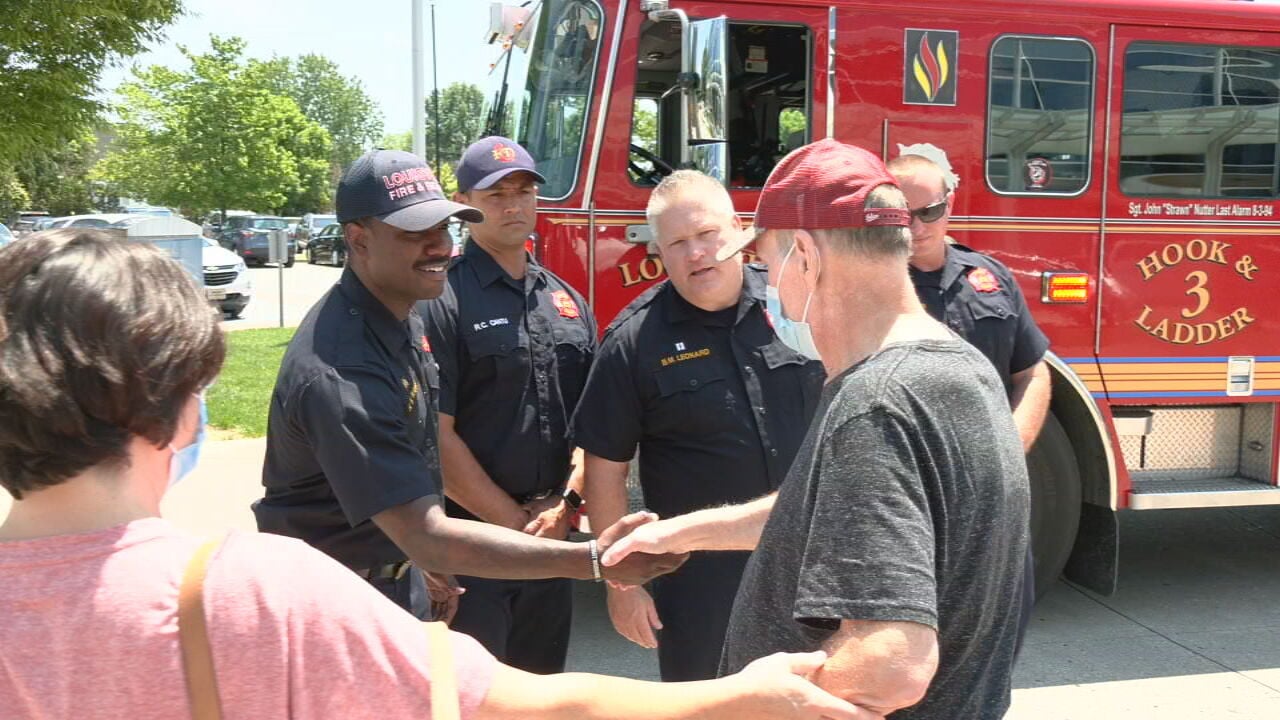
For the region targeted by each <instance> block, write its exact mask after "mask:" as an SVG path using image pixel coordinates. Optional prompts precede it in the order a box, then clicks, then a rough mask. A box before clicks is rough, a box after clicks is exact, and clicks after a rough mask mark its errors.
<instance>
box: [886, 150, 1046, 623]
mask: <svg viewBox="0 0 1280 720" xmlns="http://www.w3.org/2000/svg"><path fill="white" fill-rule="evenodd" d="M924 151H925V152H930V154H932V155H935V157H934V158H930V157H925V156H924V155H918V154H912V153H907V154H903V155H899V156H898V157H897V158H894V159H893V160H892V161H890V162H889V163H888V165H887V168H888V170H889V172H890V173H891V174H892V175H893V176H894V177H895V178H896V179H897V181H898V184H899V186H900V187H901V188H902V192H903V194H905V195H906V196H907V203H908V205H909V206H910V207H911V239H912V242H911V268H910V271H911V282H912V283H913V284H914V285H915V288H916V295H917V296H918V297H919V298H920V302H921V304H923V305H924V307H925V310H927V311H928V312H929V314H930V315H932V316H933V317H934V318H935V319H937V320H938V321H940V322H942V323H944V324H945V325H947V327H949V328H951V329H952V330H953V331H955V332H956V334H958V335H960V337H962V338H964V339H965V340H967V341H969V343H970V344H972V345H973V346H974V347H976V348H978V350H980V351H981V352H982V354H983V355H985V356H986V357H987V359H988V360H990V361H991V364H992V365H994V366H995V368H996V372H997V373H999V375H1000V379H1001V380H1003V381H1004V386H1005V390H1006V392H1007V393H1008V395H1009V406H1010V407H1011V408H1012V409H1013V420H1014V424H1015V425H1017V427H1018V435H1019V436H1020V437H1021V439H1022V449H1023V451H1024V452H1030V450H1031V446H1032V445H1034V444H1035V441H1036V437H1037V436H1038V435H1039V434H1040V428H1041V427H1042V426H1043V425H1044V420H1045V416H1046V415H1047V414H1048V412H1049V396H1050V392H1051V390H1052V387H1051V386H1052V383H1051V380H1050V377H1049V368H1048V366H1047V365H1046V364H1045V362H1044V355H1045V353H1046V352H1047V351H1048V349H1049V339H1048V338H1047V337H1045V334H1044V333H1043V332H1041V330H1040V328H1039V327H1038V326H1037V325H1036V322H1035V320H1034V319H1033V318H1032V317H1031V310H1030V309H1029V308H1028V307H1027V301H1026V299H1025V298H1024V297H1023V295H1022V290H1021V289H1019V287H1018V283H1017V282H1016V281H1015V280H1014V278H1013V273H1011V272H1010V271H1009V268H1007V267H1005V265H1004V264H1003V263H1001V262H1000V261H999V260H996V259H995V258H992V257H989V256H987V255H984V254H982V253H980V252H977V251H974V250H971V249H969V248H967V247H965V246H963V245H959V244H956V243H955V242H953V241H952V240H951V239H950V238H949V237H948V236H947V223H948V220H949V219H950V217H951V208H952V207H953V205H954V203H955V190H956V186H957V184H958V182H957V178H956V177H955V174H954V173H952V172H951V169H950V166H949V163H947V161H946V156H945V154H943V153H942V152H941V150H938V149H936V148H933V147H932V146H925V150H924ZM1033 569H1034V561H1033V559H1032V557H1031V555H1030V545H1028V555H1027V582H1026V585H1025V588H1026V590H1025V595H1024V597H1023V607H1022V623H1021V625H1020V626H1019V632H1020V633H1024V634H1025V632H1026V628H1027V624H1028V623H1029V622H1030V619H1031V611H1032V607H1033V606H1034V605H1035V592H1036V590H1035V573H1034V572H1033Z"/></svg>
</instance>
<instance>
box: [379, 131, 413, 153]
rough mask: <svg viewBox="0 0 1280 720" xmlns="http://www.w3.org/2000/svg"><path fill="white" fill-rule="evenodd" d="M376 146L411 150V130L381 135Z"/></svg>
mask: <svg viewBox="0 0 1280 720" xmlns="http://www.w3.org/2000/svg"><path fill="white" fill-rule="evenodd" d="M378 147H381V148H386V149H387V150H403V151H405V152H413V132H412V131H411V130H406V131H404V132H402V133H387V134H386V135H383V136H382V142H380V143H378Z"/></svg>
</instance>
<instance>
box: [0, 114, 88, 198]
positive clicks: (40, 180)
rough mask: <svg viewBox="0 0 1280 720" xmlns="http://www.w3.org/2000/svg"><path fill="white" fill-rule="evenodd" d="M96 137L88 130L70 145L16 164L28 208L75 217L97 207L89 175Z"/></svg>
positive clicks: (29, 156) (34, 153) (42, 152)
mask: <svg viewBox="0 0 1280 720" xmlns="http://www.w3.org/2000/svg"><path fill="white" fill-rule="evenodd" d="M97 147H98V137H97V135H95V134H94V132H93V131H92V130H90V129H88V128H83V129H81V131H80V133H79V134H78V135H77V136H76V137H75V138H74V139H72V140H71V141H70V142H67V143H63V144H59V145H56V146H54V147H50V148H45V149H44V150H42V151H38V152H33V153H31V154H29V155H28V156H26V157H24V158H22V159H21V160H19V161H18V162H17V163H16V168H15V169H16V171H17V176H18V178H19V179H20V180H21V181H22V185H23V186H24V187H25V188H26V189H27V192H28V193H29V194H30V203H31V207H35V208H39V209H41V210H48V211H49V213H50V214H52V215H77V214H80V213H86V212H90V211H92V210H94V209H102V208H100V207H98V205H99V203H98V198H95V197H94V188H93V183H92V182H91V180H90V177H89V173H90V170H91V169H92V167H93V163H94V155H95V153H96V152H97Z"/></svg>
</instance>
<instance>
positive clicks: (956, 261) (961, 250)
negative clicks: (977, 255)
mask: <svg viewBox="0 0 1280 720" xmlns="http://www.w3.org/2000/svg"><path fill="white" fill-rule="evenodd" d="M966 250H968V248H966V247H964V246H959V247H955V246H952V245H951V244H950V243H948V244H947V260H946V263H945V264H943V266H942V278H941V279H940V281H939V284H940V286H941V287H944V288H947V287H951V283H954V282H955V281H956V280H958V279H959V278H960V276H961V275H964V274H965V273H966V272H967V271H968V270H970V269H972V268H975V267H977V264H976V263H974V262H972V261H971V260H970V259H969V253H968V252H965V251H966Z"/></svg>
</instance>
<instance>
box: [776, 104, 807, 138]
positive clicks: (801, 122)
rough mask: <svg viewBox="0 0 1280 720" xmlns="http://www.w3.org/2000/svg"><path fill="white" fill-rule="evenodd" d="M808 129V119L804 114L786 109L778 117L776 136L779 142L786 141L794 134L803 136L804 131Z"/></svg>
mask: <svg viewBox="0 0 1280 720" xmlns="http://www.w3.org/2000/svg"><path fill="white" fill-rule="evenodd" d="M808 128H809V118H807V117H805V115H804V113H803V112H801V111H800V110H797V109H795V108H787V109H785V110H783V111H782V112H781V113H780V114H779V115H778V135H779V138H778V139H779V140H781V141H784V142H785V141H786V139H787V138H789V137H791V136H792V135H793V134H795V133H800V136H801V137H803V136H804V131H805V130H807V129H808Z"/></svg>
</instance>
